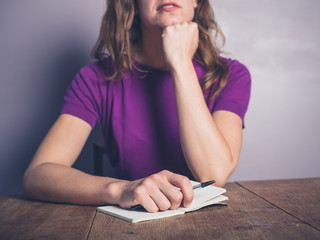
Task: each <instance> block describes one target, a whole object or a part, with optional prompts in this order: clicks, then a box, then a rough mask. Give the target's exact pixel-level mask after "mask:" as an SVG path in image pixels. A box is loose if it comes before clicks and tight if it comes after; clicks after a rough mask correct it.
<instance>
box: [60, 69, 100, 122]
mask: <svg viewBox="0 0 320 240" xmlns="http://www.w3.org/2000/svg"><path fill="white" fill-rule="evenodd" d="M100 95H101V94H100V88H99V74H98V73H97V69H95V68H94V67H93V65H88V66H86V67H84V68H82V69H81V70H80V72H79V73H78V74H77V75H76V77H75V78H74V79H73V81H72V82H71V85H70V86H69V88H68V90H67V92H66V94H65V96H64V102H63V105H62V109H61V114H63V113H65V114H70V115H73V116H75V117H78V118H80V119H82V120H84V121H86V122H87V123H88V124H89V125H90V126H91V127H94V125H95V124H96V123H97V122H99V115H100V114H99V112H100V110H99V109H100V104H99V103H100V102H101V101H100Z"/></svg>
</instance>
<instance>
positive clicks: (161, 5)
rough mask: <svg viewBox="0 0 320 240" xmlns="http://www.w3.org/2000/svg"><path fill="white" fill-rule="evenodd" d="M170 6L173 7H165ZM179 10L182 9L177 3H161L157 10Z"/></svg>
mask: <svg viewBox="0 0 320 240" xmlns="http://www.w3.org/2000/svg"><path fill="white" fill-rule="evenodd" d="M168 5H172V6H173V7H170V8H164V6H168ZM177 8H181V7H180V6H179V5H178V4H176V3H175V2H164V3H161V4H160V5H159V6H158V7H157V10H158V11H173V10H176V9H177Z"/></svg>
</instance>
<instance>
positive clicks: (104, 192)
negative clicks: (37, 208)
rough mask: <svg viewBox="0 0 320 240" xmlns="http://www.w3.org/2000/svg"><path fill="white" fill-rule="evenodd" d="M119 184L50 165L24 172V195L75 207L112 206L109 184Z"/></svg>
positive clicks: (64, 167)
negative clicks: (79, 205) (84, 205)
mask: <svg viewBox="0 0 320 240" xmlns="http://www.w3.org/2000/svg"><path fill="white" fill-rule="evenodd" d="M118 181H120V180H117V179H112V178H107V177H98V176H93V175H89V174H86V173H84V172H81V171H79V170H77V169H74V168H71V167H66V166H63V165H59V164H54V163H43V164H40V165H38V166H35V167H33V168H31V169H29V170H27V171H26V173H25V176H24V181H23V186H24V191H25V194H26V195H27V196H28V197H30V198H35V199H39V200H44V201H54V202H67V203H75V204H90V205H101V204H108V203H109V204H116V203H117V201H118V200H117V199H116V197H115V195H114V194H113V192H112V191H110V187H109V186H110V183H113V182H118Z"/></svg>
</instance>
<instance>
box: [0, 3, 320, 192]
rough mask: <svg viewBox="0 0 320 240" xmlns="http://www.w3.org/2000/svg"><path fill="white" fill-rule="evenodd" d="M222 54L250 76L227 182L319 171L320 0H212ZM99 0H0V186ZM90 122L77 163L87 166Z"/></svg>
mask: <svg viewBox="0 0 320 240" xmlns="http://www.w3.org/2000/svg"><path fill="white" fill-rule="evenodd" d="M211 2H213V3H214V4H213V6H214V9H215V14H216V18H217V20H218V23H219V25H220V26H221V28H222V30H223V31H224V33H225V35H226V37H227V42H226V46H225V48H224V50H225V51H228V52H230V53H231V54H229V55H228V56H230V57H232V58H236V59H239V60H240V61H241V62H243V63H244V64H245V65H246V66H247V67H248V68H249V70H250V72H251V75H252V95H251V102H250V105H249V111H248V113H247V116H246V119H245V124H246V128H245V130H244V145H243V150H242V154H241V158H240V164H239V167H238V168H237V170H236V172H235V173H234V174H233V176H232V177H231V179H230V181H237V180H256V179H281V178H301V177H319V176H320V161H319V155H320V140H319V136H320V127H319V123H320V107H319V106H318V104H319V103H320V101H319V100H320V97H319V96H320V95H319V93H318V92H319V91H320V81H319V80H320V79H319V75H320V70H319V67H320V66H319V64H320V49H319V46H318V40H319V38H320V31H319V26H318V25H319V22H320V17H319V15H318V13H319V11H320V2H319V1H318V0H304V1H302V0H282V1H267V0H260V1H256V0H241V1H238V0H228V1H226V0H217V1H211ZM104 9H105V1H104V0H94V1H92V0H68V1H62V0H55V1H42V0H27V1H22V0H13V1H12V0H1V2H0V77H1V79H0V81H1V87H0V109H1V118H0V136H1V137H0V194H12V193H21V192H22V186H21V181H22V176H23V173H24V171H25V169H26V167H27V165H28V164H29V162H30V160H31V158H32V156H33V154H34V152H35V151H36V149H37V147H38V145H39V144H40V142H41V140H42V139H43V137H44V136H45V134H46V132H47V131H48V129H49V128H50V126H51V125H52V124H53V123H54V121H55V119H56V118H57V117H58V115H59V111H60V107H61V104H62V99H63V95H64V93H65V91H66V89H67V87H68V85H69V84H70V81H71V80H72V78H73V77H74V75H75V74H76V73H77V72H78V71H79V69H80V67H82V66H84V65H86V64H88V63H89V62H90V61H92V59H91V58H90V50H91V47H92V46H93V44H94V42H95V41H96V38H97V36H98V31H99V25H100V20H101V17H102V14H103V12H104ZM99 130H100V129H99V126H97V128H95V129H94V131H93V133H92V134H91V136H90V138H89V140H88V142H87V145H86V146H85V148H84V150H83V152H82V153H81V156H80V158H79V160H78V161H77V163H76V165H75V167H76V168H79V169H81V170H85V171H87V172H89V173H92V169H93V162H92V154H93V153H92V143H93V142H94V141H101V139H102V137H101V133H100V131H99Z"/></svg>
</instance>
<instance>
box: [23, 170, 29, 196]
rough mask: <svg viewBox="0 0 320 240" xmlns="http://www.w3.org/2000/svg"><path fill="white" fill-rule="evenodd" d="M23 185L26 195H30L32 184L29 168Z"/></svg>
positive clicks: (24, 176)
mask: <svg viewBox="0 0 320 240" xmlns="http://www.w3.org/2000/svg"><path fill="white" fill-rule="evenodd" d="M22 187H23V193H24V195H25V196H26V197H30V192H31V191H30V189H31V184H30V171H29V169H27V170H26V171H25V173H24V175H23V180H22Z"/></svg>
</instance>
